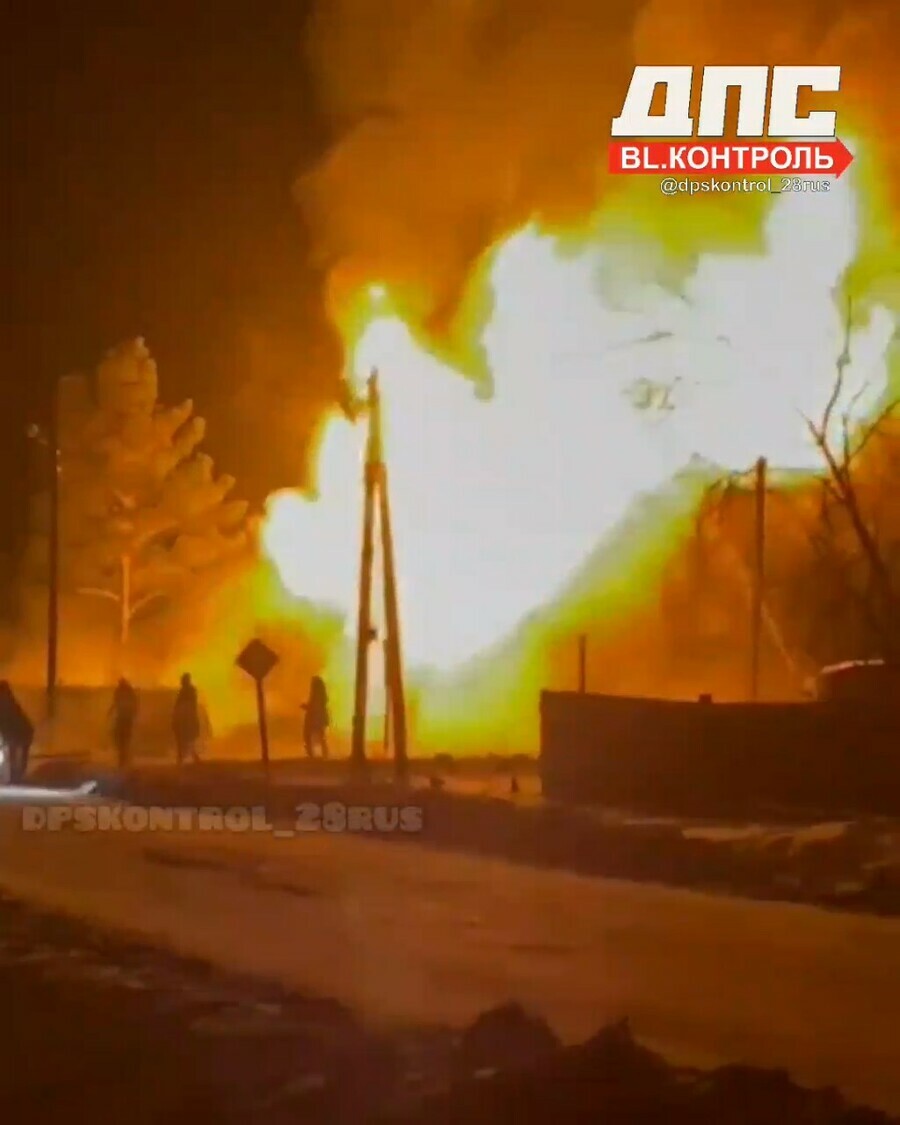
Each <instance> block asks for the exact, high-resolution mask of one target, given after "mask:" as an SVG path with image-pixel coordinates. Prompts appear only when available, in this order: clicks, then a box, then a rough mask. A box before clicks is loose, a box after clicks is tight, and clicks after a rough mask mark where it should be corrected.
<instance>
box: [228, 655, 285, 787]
mask: <svg viewBox="0 0 900 1125" xmlns="http://www.w3.org/2000/svg"><path fill="white" fill-rule="evenodd" d="M277 663H278V656H277V654H276V653H274V652H273V651H272V650H271V649H270V648H269V646H268V645H265V644H263V642H262V641H260V640H255V641H251V642H250V644H248V645H247V647H246V648H244V649H243V650H242V651H241V653H240V655H239V656H238V658H237V660H236V661H235V664H237V666H238V668H240V669H241V671H242V672H246V673H247V675H248V676H250V677H251V679H253V681H254V682H255V684H256V721H257V723H258V725H259V748H260V755H261V757H262V764H263V769H264V770H265V771H266V777H268V776H269V724H268V721H267V719H266V691H265V687H264V682H265V678H266V676H268V674H269V673H270V672H271V671H272V669H273V668H274V667H275V665H276V664H277Z"/></svg>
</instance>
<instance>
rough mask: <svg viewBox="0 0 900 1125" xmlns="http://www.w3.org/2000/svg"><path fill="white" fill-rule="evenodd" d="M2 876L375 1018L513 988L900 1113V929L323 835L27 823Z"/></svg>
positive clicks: (681, 1050)
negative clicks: (36, 828)
mask: <svg viewBox="0 0 900 1125" xmlns="http://www.w3.org/2000/svg"><path fill="white" fill-rule="evenodd" d="M16 814H17V810H16V809H15V808H13V807H9V806H7V807H6V808H4V809H3V810H0V885H5V886H7V887H8V888H10V889H11V890H12V891H13V892H14V893H16V894H18V895H20V896H22V897H25V898H28V899H31V900H32V901H36V902H40V903H44V904H45V905H46V906H47V907H50V908H54V909H57V910H63V911H68V912H71V913H75V914H78V915H81V916H84V917H87V918H89V919H91V920H93V921H94V922H95V923H98V924H104V925H107V926H110V927H116V928H119V929H125V930H129V931H134V932H137V933H140V934H142V935H143V936H144V937H145V938H147V939H150V940H152V941H153V943H154V944H156V945H157V946H160V947H171V948H173V949H175V950H177V951H180V952H182V953H186V954H190V955H193V956H199V957H202V958H204V959H206V960H209V961H212V962H214V963H216V964H219V965H221V966H224V967H227V968H229V969H230V970H233V971H240V972H243V973H247V974H252V975H255V976H257V977H266V978H270V979H273V980H277V981H279V982H281V983H282V984H283V985H284V986H286V987H289V988H293V989H297V990H300V991H301V992H315V993H318V994H322V995H326V996H333V997H335V998H336V999H337V1000H339V1001H340V1002H342V1003H344V1004H346V1005H347V1006H348V1008H350V1009H351V1010H353V1011H354V1012H357V1013H358V1014H359V1016H360V1018H362V1019H364V1020H365V1021H366V1022H367V1024H368V1025H370V1026H377V1027H384V1028H396V1026H397V1025H398V1024H404V1025H421V1024H425V1023H435V1022H437V1023H440V1024H445V1025H451V1026H456V1027H459V1026H462V1025H464V1024H465V1023H466V1022H467V1021H469V1020H471V1019H472V1018H474V1016H475V1015H476V1014H477V1013H478V1012H480V1011H483V1010H484V1009H486V1008H489V1007H491V1006H493V1005H495V1004H498V1003H502V1002H505V1001H506V1000H508V999H510V998H518V999H521V1000H522V1001H523V1002H524V1003H525V1004H526V1005H527V1006H528V1007H529V1008H530V1009H532V1010H534V1011H537V1012H541V1013H543V1014H544V1015H545V1016H546V1017H547V1018H548V1019H549V1020H550V1022H551V1023H552V1025H553V1026H554V1027H555V1028H557V1029H558V1031H559V1032H560V1034H561V1035H562V1036H563V1038H564V1039H565V1040H566V1041H569V1042H573V1041H578V1040H581V1039H584V1038H585V1037H587V1036H588V1035H590V1034H592V1033H593V1032H594V1031H595V1030H596V1028H597V1027H598V1026H601V1025H603V1024H606V1023H609V1022H610V1021H613V1020H615V1019H618V1018H621V1017H623V1016H628V1017H630V1018H631V1020H632V1023H633V1026H634V1029H635V1033H636V1034H637V1035H638V1036H639V1037H640V1038H641V1039H642V1040H644V1041H646V1042H647V1043H648V1044H649V1045H651V1046H653V1047H655V1048H656V1049H659V1050H660V1051H661V1052H662V1053H663V1054H664V1055H665V1056H666V1057H669V1058H671V1059H673V1060H674V1061H676V1062H679V1063H682V1062H683V1063H687V1064H691V1065H700V1066H711V1065H718V1064H722V1063H726V1062H734V1061H743V1062H747V1063H752V1064H755V1065H762V1066H785V1067H788V1068H789V1069H790V1070H791V1071H792V1072H793V1073H794V1074H795V1076H796V1077H797V1078H798V1080H800V1081H802V1082H804V1083H806V1084H810V1085H828V1084H834V1085H838V1086H840V1087H841V1088H843V1089H844V1090H846V1091H847V1092H848V1093H849V1094H850V1095H852V1096H853V1097H854V1098H855V1099H856V1100H861V1101H866V1102H869V1103H871V1104H877V1105H882V1106H884V1107H886V1108H891V1109H894V1110H900V1048H898V1043H900V940H898V939H900V923H896V922H894V921H891V920H886V919H879V918H869V917H864V916H861V915H853V914H842V913H837V912H825V911H822V910H815V909H810V908H803V907H797V906H788V905H779V904H772V903H753V902H747V901H742V900H739V899H736V898H722V897H715V896H712V895H705V894H696V893H689V892H685V891H675V890H669V889H665V888H660V887H653V886H647V885H643V886H642V885H636V884H632V883H625V882H616V881H611V880H604V879H596V878H594V879H587V878H582V877H579V876H576V875H573V874H570V873H566V872H560V871H547V870H533V869H529V868H527V867H524V866H522V865H513V864H509V863H506V862H502V861H498V860H487V859H484V858H479V857H471V856H460V855H452V854H448V853H444V852H438V851H434V850H430V849H425V848H422V847H420V846H418V845H416V844H407V845H405V846H403V847H397V846H391V845H390V844H388V843H385V842H379V841H377V840H371V839H359V838H354V837H352V836H348V835H343V836H341V835H331V834H328V833H322V832H317V833H312V834H306V835H304V836H302V837H298V838H295V839H278V838H275V837H273V836H272V834H271V833H270V834H268V835H266V834H255V835H247V834H243V835H242V834H234V833H227V832H221V831H218V832H190V833H186V832H185V833H181V832H174V833H173V832H170V833H166V834H163V833H146V834H141V833H123V832H121V831H120V832H89V833H79V832H68V831H67V832H55V833H54V832H38V833H34V832H32V833H25V832H23V831H22V827H21V821H20V819H19V818H18V817H17V815H16Z"/></svg>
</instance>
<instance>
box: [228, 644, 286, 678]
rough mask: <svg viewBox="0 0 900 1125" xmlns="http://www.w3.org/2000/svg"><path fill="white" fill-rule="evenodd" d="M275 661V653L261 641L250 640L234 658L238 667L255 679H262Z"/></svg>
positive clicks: (276, 659)
mask: <svg viewBox="0 0 900 1125" xmlns="http://www.w3.org/2000/svg"><path fill="white" fill-rule="evenodd" d="M277 663H278V656H277V654H276V653H274V652H273V651H272V650H271V649H270V648H269V646H268V645H264V644H263V643H262V641H251V642H250V644H248V645H247V647H246V648H245V649H244V650H243V652H242V653H241V654H240V656H239V657H238V658H237V660H235V664H237V666H238V668H240V669H241V670H242V671H244V672H246V673H247V675H248V676H252V677H253V679H254V680H257V681H262V680H264V679H265V678H266V676H268V674H269V673H270V672H271V671H272V669H273V668H274V667H275V665H276V664H277Z"/></svg>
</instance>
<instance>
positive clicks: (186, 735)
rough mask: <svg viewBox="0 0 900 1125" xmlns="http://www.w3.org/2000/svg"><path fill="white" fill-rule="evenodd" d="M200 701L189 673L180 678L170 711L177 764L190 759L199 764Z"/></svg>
mask: <svg viewBox="0 0 900 1125" xmlns="http://www.w3.org/2000/svg"><path fill="white" fill-rule="evenodd" d="M200 729H201V728H200V701H199V699H198V697H197V689H196V688H195V687H194V684H193V681H192V680H191V677H190V673H188V672H185V673H184V675H183V676H182V677H181V687H180V688H179V690H178V695H177V696H176V697H175V706H174V708H173V710H172V733H173V734H174V735H175V750H176V753H177V754H178V764H179V765H180V766H181V765H184V763H185V761H186V760H187V759H188V758H190V759H192V760H193V761H195V762H199V760H200V756H199V754H198V753H197V743H198V741H199V740H200Z"/></svg>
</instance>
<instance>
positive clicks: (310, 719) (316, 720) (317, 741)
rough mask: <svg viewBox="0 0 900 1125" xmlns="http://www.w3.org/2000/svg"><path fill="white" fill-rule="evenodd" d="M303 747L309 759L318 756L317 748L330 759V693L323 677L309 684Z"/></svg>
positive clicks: (304, 707) (313, 679) (312, 680)
mask: <svg viewBox="0 0 900 1125" xmlns="http://www.w3.org/2000/svg"><path fill="white" fill-rule="evenodd" d="M303 710H304V712H305V714H304V717H303V747H304V749H305V750H306V755H307V757H309V758H314V757H315V756H316V747H318V748H319V749H320V750H321V752H322V757H323V758H327V757H328V727H329V725H330V722H331V720H330V717H329V714H328V691H327V690H326V688H325V681H324V680H323V679H322V677H321V676H313V678H312V679H311V680H310V682H309V699H308V700H307V701H306V703H304V704H303Z"/></svg>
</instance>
